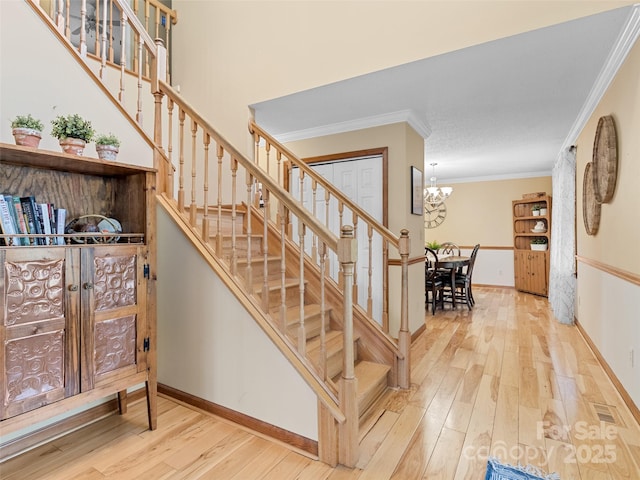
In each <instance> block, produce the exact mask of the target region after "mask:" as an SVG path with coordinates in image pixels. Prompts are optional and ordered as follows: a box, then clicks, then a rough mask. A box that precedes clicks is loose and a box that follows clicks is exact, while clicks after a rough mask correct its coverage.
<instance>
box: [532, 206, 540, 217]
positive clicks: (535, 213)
mask: <svg viewBox="0 0 640 480" xmlns="http://www.w3.org/2000/svg"><path fill="white" fill-rule="evenodd" d="M531 215H533V216H534V217H538V216H540V205H538V204H537V203H536V204H535V205H534V206H533V207H531Z"/></svg>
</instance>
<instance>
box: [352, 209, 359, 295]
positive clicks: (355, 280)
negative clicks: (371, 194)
mask: <svg viewBox="0 0 640 480" xmlns="http://www.w3.org/2000/svg"><path fill="white" fill-rule="evenodd" d="M351 220H352V223H353V238H355V239H357V238H358V215H357V214H356V213H355V212H351ZM353 298H354V301H355V303H356V304H357V303H358V258H357V257H356V261H355V263H354V264H353Z"/></svg>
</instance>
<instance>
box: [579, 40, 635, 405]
mask: <svg viewBox="0 0 640 480" xmlns="http://www.w3.org/2000/svg"><path fill="white" fill-rule="evenodd" d="M639 112H640V44H638V43H636V45H635V46H634V47H633V49H632V51H631V53H630V54H629V56H628V57H627V59H626V61H625V63H624V64H623V66H622V67H621V69H620V70H619V72H618V73H617V75H616V77H615V79H614V81H613V82H612V83H611V85H610V86H609V89H608V90H607V92H606V93H605V95H604V96H603V98H602V100H601V101H600V103H599V104H598V106H597V107H596V109H595V111H594V112H593V114H592V116H591V118H590V119H589V121H588V123H587V125H586V126H585V128H584V129H583V131H582V132H581V134H580V136H579V137H578V140H577V142H576V145H577V160H576V163H577V175H576V183H577V188H576V190H577V252H578V255H579V256H580V257H585V259H586V261H585V262H583V261H579V262H578V283H577V302H576V303H577V308H576V318H577V319H578V321H579V322H580V324H581V325H582V327H583V328H584V330H585V331H586V332H587V334H588V336H589V338H591V340H592V341H593V343H594V344H595V345H596V347H597V349H598V350H599V352H600V353H601V354H602V356H603V357H604V359H605V360H606V362H607V363H608V364H609V366H610V367H611V369H612V370H613V372H614V373H615V374H616V376H617V377H618V379H619V380H620V381H621V382H622V384H623V386H624V387H625V389H626V390H627V392H628V393H629V394H630V396H631V398H632V399H633V401H634V402H635V404H636V406H640V382H639V381H638V379H639V378H640V304H639V303H638V300H637V299H638V298H640V253H638V246H640V189H638V184H640V135H639V134H638V132H640V116H639V114H638V113H639ZM603 115H612V116H613V118H614V121H615V125H616V131H617V138H618V142H617V146H618V175H617V185H616V191H615V195H614V196H613V199H612V200H611V202H610V203H608V204H605V205H602V211H601V220H600V228H599V231H598V233H597V234H596V235H595V236H589V235H587V234H586V232H585V228H584V222H583V216H582V190H583V189H582V181H583V176H584V169H585V165H586V164H587V162H589V161H591V159H592V152H593V140H594V136H595V131H596V127H597V124H598V120H599V118H600V117H601V116H603ZM590 261H595V262H598V263H597V264H595V266H594V265H589V264H588V262H590ZM612 268H616V269H620V270H624V271H626V272H628V274H629V278H624V277H622V278H621V277H620V276H617V275H616V274H615V271H613V270H611V269H612Z"/></svg>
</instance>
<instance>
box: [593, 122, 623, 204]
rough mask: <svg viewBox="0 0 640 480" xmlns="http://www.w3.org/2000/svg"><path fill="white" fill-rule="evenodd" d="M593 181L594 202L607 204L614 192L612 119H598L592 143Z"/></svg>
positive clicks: (615, 164) (615, 153) (615, 162)
mask: <svg viewBox="0 0 640 480" xmlns="http://www.w3.org/2000/svg"><path fill="white" fill-rule="evenodd" d="M592 163H593V167H592V168H593V180H594V187H595V195H596V200H597V201H598V202H599V203H608V202H609V201H611V199H612V198H613V193H614V192H615V190H616V177H617V175H618V149H617V141H616V126H615V124H614V123H613V117H612V116H611V115H607V116H604V117H600V119H599V120H598V127H597V128H596V136H595V139H594V141H593V162H592Z"/></svg>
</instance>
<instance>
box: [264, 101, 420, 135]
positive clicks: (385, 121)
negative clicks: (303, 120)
mask: <svg viewBox="0 0 640 480" xmlns="http://www.w3.org/2000/svg"><path fill="white" fill-rule="evenodd" d="M402 122H406V123H408V124H409V125H410V126H411V128H413V129H414V130H415V131H416V132H417V133H418V134H419V135H420V136H421V137H422V138H424V139H426V138H427V137H429V135H431V126H430V125H429V124H428V123H427V121H426V119H421V118H419V117H418V115H417V114H416V112H415V111H414V110H411V109H408V110H399V111H397V112H390V113H384V114H381V115H373V116H370V117H363V118H357V119H355V120H349V121H346V122H338V123H332V124H331V125H323V126H321V127H314V128H306V129H304V130H296V131H294V132H287V133H283V134H280V135H274V137H275V138H276V140H278V141H279V142H280V143H288V142H295V141H298V140H306V139H308V138H315V137H323V136H326V135H335V134H338V133H345V132H352V131H354V130H363V129H365V128H372V127H380V126H382V125H391V124H394V123H402Z"/></svg>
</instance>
